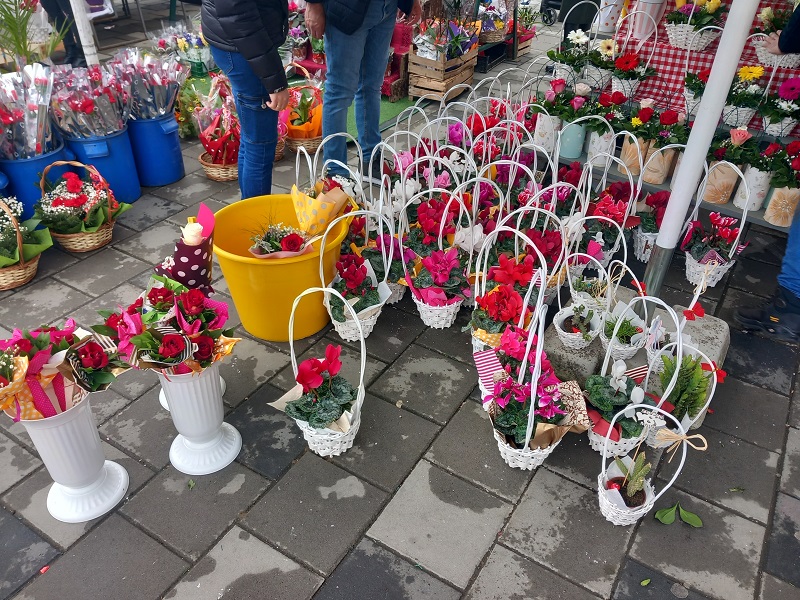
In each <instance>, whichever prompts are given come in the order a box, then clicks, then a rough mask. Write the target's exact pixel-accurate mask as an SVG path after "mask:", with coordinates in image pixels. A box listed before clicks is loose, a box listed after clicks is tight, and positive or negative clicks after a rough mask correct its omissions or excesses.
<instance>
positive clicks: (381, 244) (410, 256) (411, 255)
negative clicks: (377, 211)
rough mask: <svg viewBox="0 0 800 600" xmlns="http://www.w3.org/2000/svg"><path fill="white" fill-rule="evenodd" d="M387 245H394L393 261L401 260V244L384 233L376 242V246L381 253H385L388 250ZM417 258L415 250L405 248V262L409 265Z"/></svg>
mask: <svg viewBox="0 0 800 600" xmlns="http://www.w3.org/2000/svg"><path fill="white" fill-rule="evenodd" d="M387 244H392V247H393V248H392V260H400V242H399V241H398V239H397V238H396V237H392V236H391V235H389V234H388V233H383V234H381V235H379V236H378V238H377V239H376V240H375V245H376V247H377V248H378V250H380V251H381V252H383V251H384V250H383V249H384V248H387V250H388V246H387ZM416 257H417V255H416V253H415V252H414V251H413V250H411V249H410V248H403V258H404V259H405V262H407V263H408V262H410V261H412V260H414V259H415V258H416Z"/></svg>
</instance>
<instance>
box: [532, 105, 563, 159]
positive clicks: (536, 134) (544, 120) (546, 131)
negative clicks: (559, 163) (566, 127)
mask: <svg viewBox="0 0 800 600" xmlns="http://www.w3.org/2000/svg"><path fill="white" fill-rule="evenodd" d="M559 131H561V119H560V118H559V117H556V116H551V115H546V114H544V113H539V116H538V117H537V118H536V127H535V128H534V130H533V143H534V144H536V145H537V146H541V147H542V148H544V151H545V152H547V153H548V154H550V155H552V154H553V152H554V151H555V149H556V135H557V134H558V132H559Z"/></svg>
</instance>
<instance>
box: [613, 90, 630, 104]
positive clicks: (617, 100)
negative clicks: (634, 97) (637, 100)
mask: <svg viewBox="0 0 800 600" xmlns="http://www.w3.org/2000/svg"><path fill="white" fill-rule="evenodd" d="M627 101H628V98H627V96H625V94H623V93H622V92H614V93H613V94H611V102H613V103H614V105H615V106H619V105H620V104H625V103H626V102H627Z"/></svg>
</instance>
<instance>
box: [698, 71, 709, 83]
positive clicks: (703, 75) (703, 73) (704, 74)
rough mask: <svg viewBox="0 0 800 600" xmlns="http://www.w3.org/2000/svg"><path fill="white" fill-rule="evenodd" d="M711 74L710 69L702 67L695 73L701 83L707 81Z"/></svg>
mask: <svg viewBox="0 0 800 600" xmlns="http://www.w3.org/2000/svg"><path fill="white" fill-rule="evenodd" d="M709 75H711V69H703V70H702V71H700V72H699V73H697V78H698V79H699V80H700V81H702V82H703V83H708V77H709Z"/></svg>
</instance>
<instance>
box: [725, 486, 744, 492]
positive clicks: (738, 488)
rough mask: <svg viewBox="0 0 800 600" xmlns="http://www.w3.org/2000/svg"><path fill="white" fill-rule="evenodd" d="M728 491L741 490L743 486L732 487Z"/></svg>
mask: <svg viewBox="0 0 800 600" xmlns="http://www.w3.org/2000/svg"><path fill="white" fill-rule="evenodd" d="M728 491H729V492H743V491H744V488H743V487H732V488H730V489H729V490H728Z"/></svg>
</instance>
